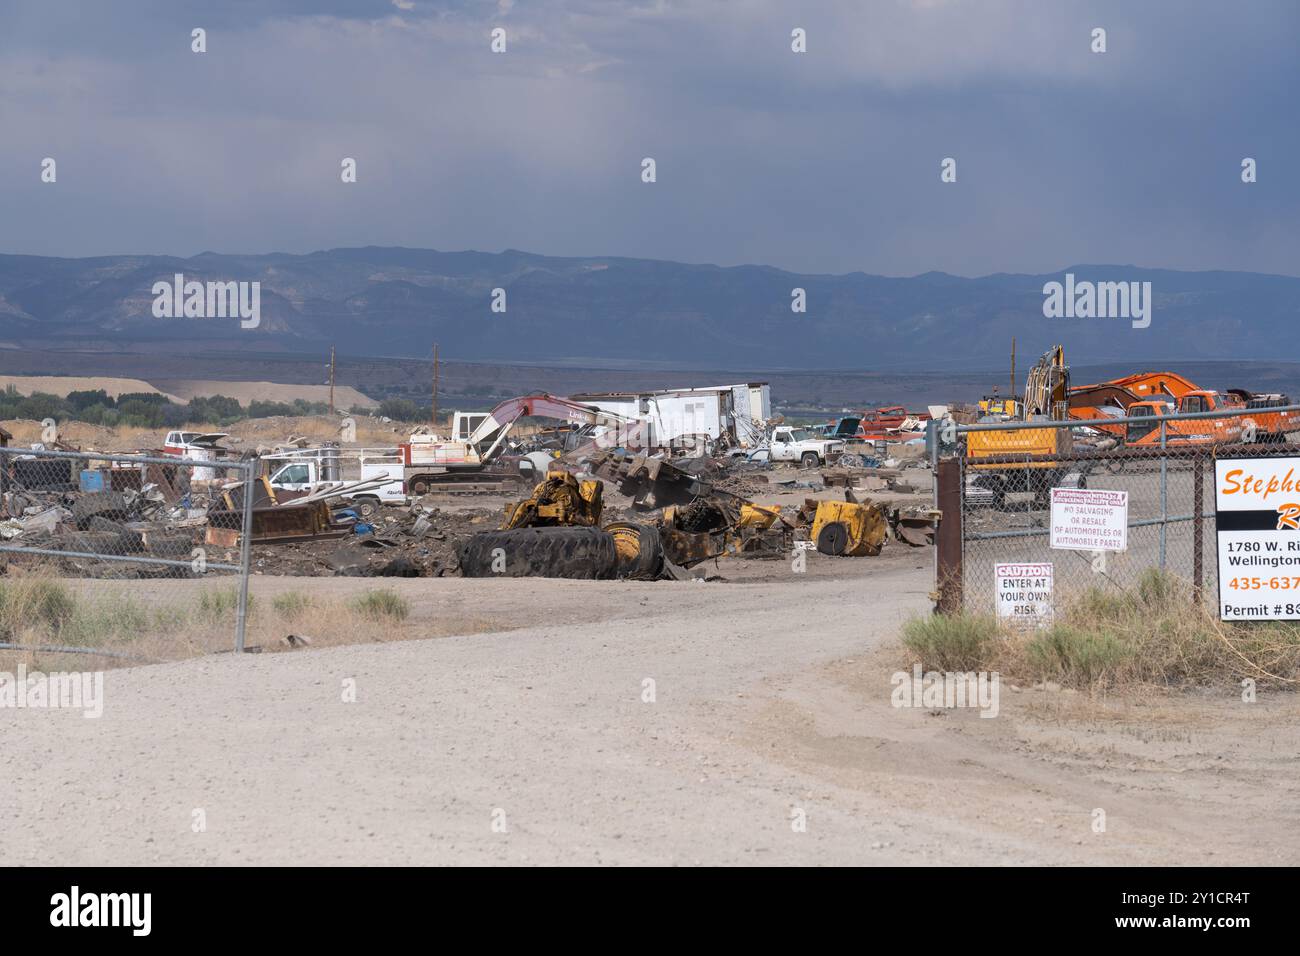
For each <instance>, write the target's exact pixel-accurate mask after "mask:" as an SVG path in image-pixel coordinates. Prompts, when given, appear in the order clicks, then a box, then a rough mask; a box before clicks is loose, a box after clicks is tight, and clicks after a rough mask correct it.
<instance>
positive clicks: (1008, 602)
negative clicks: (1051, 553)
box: [993, 563, 1052, 627]
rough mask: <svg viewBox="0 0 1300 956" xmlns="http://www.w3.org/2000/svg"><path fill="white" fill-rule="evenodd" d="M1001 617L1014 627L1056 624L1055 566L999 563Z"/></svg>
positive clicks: (996, 574) (996, 583)
mask: <svg viewBox="0 0 1300 956" xmlns="http://www.w3.org/2000/svg"><path fill="white" fill-rule="evenodd" d="M993 584H994V586H995V587H996V588H997V596H998V601H997V609H998V617H999V618H1000V619H1001V620H1003V621H1006V622H1007V623H1009V624H1011V625H1012V626H1014V627H1046V626H1047V625H1049V624H1051V623H1052V565H1051V564H1050V563H1048V564H995V565H993Z"/></svg>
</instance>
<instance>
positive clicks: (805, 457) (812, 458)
mask: <svg viewBox="0 0 1300 956" xmlns="http://www.w3.org/2000/svg"><path fill="white" fill-rule="evenodd" d="M820 464H821V457H820V456H819V455H818V454H817V452H815V451H806V452H804V453H803V454H802V455H800V456H799V467H800V468H816V467H817V466H818V465H820Z"/></svg>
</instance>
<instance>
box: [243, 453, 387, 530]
mask: <svg viewBox="0 0 1300 956" xmlns="http://www.w3.org/2000/svg"><path fill="white" fill-rule="evenodd" d="M358 457H359V458H360V462H361V480H362V481H369V480H372V479H375V478H385V479H386V480H385V481H383V483H382V484H380V485H379V486H378V487H376V488H371V489H367V490H365V491H362V492H361V493H360V494H355V495H352V494H347V495H343V496H342V497H345V498H347V499H349V500H350V501H351V502H352V505H353V507H354V508H355V509H356V510H357V513H358V514H360V515H361V516H362V517H363V518H368V517H371V516H372V515H374V514H375V513H376V512H378V510H379V508H380V506H381V505H385V504H395V505H404V504H406V503H407V497H406V492H405V491H404V490H403V489H402V460H401V457H400V456H398V455H397V454H395V453H394V454H386V453H381V454H372V455H366V454H362V455H360V456H358ZM268 481H269V483H270V485H271V487H272V488H274V489H275V490H276V491H293V492H312V491H316V490H317V489H318V488H319V487H320V485H321V484H322V482H324V481H325V480H324V479H323V478H322V465H321V462H319V461H317V460H315V459H304V460H301V461H287V462H285V463H284V464H283V465H280V466H279V467H278V468H275V469H274V470H273V471H272V472H271V476H270V478H269V479H268ZM326 483H328V482H326Z"/></svg>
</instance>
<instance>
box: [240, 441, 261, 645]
mask: <svg viewBox="0 0 1300 956" xmlns="http://www.w3.org/2000/svg"><path fill="white" fill-rule="evenodd" d="M256 474H257V459H256V458H250V459H248V460H247V461H246V462H245V463H244V520H243V532H242V533H241V534H240V536H239V610H238V612H237V614H236V619H235V653H236V654H242V653H243V652H244V633H245V630H246V627H247V624H248V575H249V573H250V570H251V567H252V563H253V543H252V539H253V478H254V477H255V476H256Z"/></svg>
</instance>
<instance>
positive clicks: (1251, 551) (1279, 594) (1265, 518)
mask: <svg viewBox="0 0 1300 956" xmlns="http://www.w3.org/2000/svg"><path fill="white" fill-rule="evenodd" d="M1214 514H1215V529H1216V531H1217V538H1218V551H1219V619H1220V620H1223V621H1295V620H1300V458H1219V459H1217V460H1216V461H1215V462H1214Z"/></svg>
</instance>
